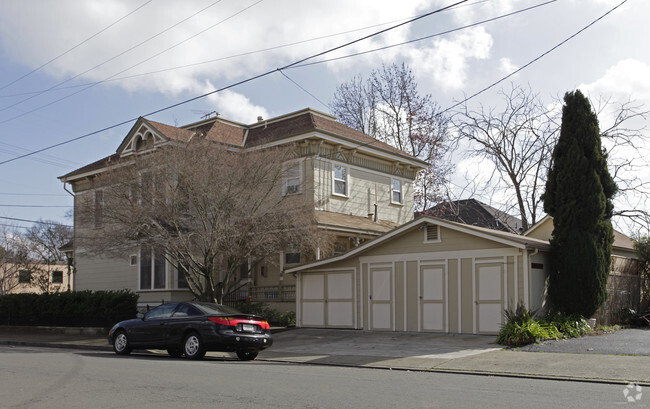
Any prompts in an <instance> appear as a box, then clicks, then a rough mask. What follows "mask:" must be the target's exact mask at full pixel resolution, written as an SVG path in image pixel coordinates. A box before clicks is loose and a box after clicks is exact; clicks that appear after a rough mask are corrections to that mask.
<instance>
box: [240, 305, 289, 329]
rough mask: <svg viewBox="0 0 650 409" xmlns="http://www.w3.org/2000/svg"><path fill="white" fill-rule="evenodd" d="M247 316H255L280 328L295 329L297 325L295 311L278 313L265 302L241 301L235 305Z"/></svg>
mask: <svg viewBox="0 0 650 409" xmlns="http://www.w3.org/2000/svg"><path fill="white" fill-rule="evenodd" d="M233 307H235V308H236V309H238V310H239V311H241V312H243V313H245V314H255V315H259V316H260V317H263V318H264V319H266V320H267V321H268V322H269V324H271V325H277V326H280V327H293V326H295V325H296V313H295V312H293V311H287V312H284V313H283V312H278V311H276V310H274V309H273V308H271V307H270V306H269V305H268V304H266V303H263V302H250V301H240V302H238V303H235V304H234V305H233Z"/></svg>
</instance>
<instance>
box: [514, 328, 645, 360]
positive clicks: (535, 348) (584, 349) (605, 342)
mask: <svg viewBox="0 0 650 409" xmlns="http://www.w3.org/2000/svg"><path fill="white" fill-rule="evenodd" d="M518 349H519V350H521V351H526V352H564V353H572V354H604V355H637V356H639V355H641V356H650V328H630V329H622V330H619V331H616V332H615V333H613V334H605V335H587V336H584V337H581V338H572V339H563V340H559V341H545V342H542V343H539V344H531V345H526V346H523V347H521V348H518Z"/></svg>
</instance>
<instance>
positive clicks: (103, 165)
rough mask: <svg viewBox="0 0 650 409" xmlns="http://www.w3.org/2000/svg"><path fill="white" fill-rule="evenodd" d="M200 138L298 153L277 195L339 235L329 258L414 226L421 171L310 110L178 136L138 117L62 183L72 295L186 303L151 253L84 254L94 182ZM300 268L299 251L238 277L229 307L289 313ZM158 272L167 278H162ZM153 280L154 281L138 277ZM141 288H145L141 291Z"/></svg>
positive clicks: (212, 124)
mask: <svg viewBox="0 0 650 409" xmlns="http://www.w3.org/2000/svg"><path fill="white" fill-rule="evenodd" d="M196 135H200V136H201V137H203V138H205V139H207V140H211V141H214V142H215V143H223V144H228V145H230V146H234V147H237V148H238V149H249V148H263V147H265V146H277V145H282V144H289V143H291V144H295V145H296V146H297V152H296V154H297V155H296V159H295V160H292V161H291V162H290V163H287V166H288V167H292V168H293V169H292V172H290V176H289V177H288V178H287V180H285V183H284V186H283V193H284V194H302V195H313V201H314V211H315V215H316V220H317V223H318V226H319V227H320V228H322V229H326V230H328V231H330V232H333V233H335V234H336V237H337V240H336V243H335V246H334V252H335V254H341V253H344V252H346V251H348V250H350V249H352V248H354V247H356V246H358V245H359V244H361V243H363V242H365V241H366V240H369V239H372V238H375V237H378V236H379V235H381V234H383V233H385V232H387V231H390V230H392V229H393V228H395V227H396V226H399V225H401V224H403V223H406V222H409V221H411V220H412V219H413V210H414V202H413V181H414V179H415V177H416V174H417V172H418V171H419V170H420V169H423V168H425V167H426V166H427V164H426V163H425V162H423V161H421V160H419V159H417V158H415V157H413V156H410V155H407V154H405V153H404V152H402V151H400V150H398V149H395V148H393V147H391V146H389V145H387V144H384V143H381V142H379V141H377V140H375V139H373V138H371V137H369V136H368V135H365V134H363V133H361V132H358V131H355V130H353V129H352V128H349V127H347V126H344V125H342V124H341V123H339V122H336V120H335V118H334V117H332V116H329V115H327V114H324V113H321V112H317V111H314V110H311V109H305V110H302V111H298V112H295V113H292V114H288V115H284V116H280V117H277V118H272V119H268V120H264V119H262V118H258V122H257V123H254V124H251V125H245V124H241V123H237V122H234V121H230V120H226V119H223V118H220V117H219V116H217V117H214V118H210V119H206V120H203V121H200V122H196V123H193V124H189V125H186V126H182V127H174V126H170V125H165V124H161V123H157V122H154V121H149V120H147V119H144V118H140V119H139V120H137V121H136V123H135V124H134V126H133V127H132V128H131V130H130V131H129V132H128V134H127V135H126V137H125V138H124V140H123V141H122V143H121V144H120V146H119V147H118V149H117V152H116V153H115V154H113V155H111V156H108V157H106V158H104V159H101V160H99V161H97V162H94V163H91V164H89V165H87V166H84V167H82V168H80V169H77V170H75V171H73V172H70V173H68V174H66V175H64V176H61V177H60V178H59V179H60V180H61V181H62V182H63V183H64V184H69V185H71V187H72V191H73V192H74V194H75V220H74V225H75V229H74V234H75V237H74V268H73V271H74V272H75V273H74V285H75V288H76V289H79V290H85V289H89V290H119V289H124V288H127V289H131V290H133V291H135V292H137V293H138V294H139V296H140V297H139V302H140V304H141V305H145V304H148V305H149V304H159V303H160V302H162V301H163V300H164V301H170V300H184V299H190V298H192V295H191V294H190V293H189V291H188V290H187V289H186V288H185V285H184V280H182V277H179V274H178V272H177V271H176V269H175V268H174V267H173V266H172V265H169V263H166V262H165V261H164V259H163V258H162V257H157V256H156V255H155V254H154V255H152V254H145V255H144V257H145V259H147V260H153V261H151V262H147V263H143V262H142V260H143V254H141V250H140V249H139V248H138V247H135V246H134V248H133V250H132V251H131V252H130V253H128V254H124V256H123V257H119V258H114V257H110V256H108V255H104V254H91V253H89V252H88V251H87V250H86V249H85V248H84V238H85V237H87V235H84V233H85V232H88V231H90V230H94V229H102V228H104V227H103V225H102V223H101V214H102V206H103V205H104V201H103V190H102V189H101V188H99V187H97V186H94V185H93V178H94V177H95V176H96V175H98V174H100V173H101V172H103V171H105V170H106V169H108V168H110V167H111V166H113V165H114V164H115V163H116V162H117V161H118V160H119V159H121V158H127V157H129V156H131V155H139V154H141V153H146V152H151V151H152V150H155V149H157V148H158V147H159V146H162V145H165V144H168V143H173V142H175V141H178V140H181V141H189V140H191V138H192V137H194V136H196ZM82 198H90V199H92V200H91V201H90V202H91V203H94V206H95V210H96V213H95V214H96V220H95V222H96V225H90V224H85V225H84V224H83V222H82V221H81V219H80V218H79V217H77V214H78V210H79V208H78V206H80V205H81V203H82V202H83V200H80V199H82ZM306 261H310V260H305V257H304V256H301V254H300V253H299V249H290V248H287V249H286V251H285V252H283V253H282V254H279V255H278V259H276V260H272V261H271V260H269V262H268V263H265V262H263V263H260V264H259V265H257V266H256V267H255V268H254V270H253V271H252V272H251V273H250V275H249V276H248V277H246V276H244V277H241V285H242V286H241V290H240V291H238V292H237V293H235V294H230V295H229V296H228V297H226V299H231V300H233V299H245V298H249V297H250V298H251V299H252V300H253V301H265V302H274V303H276V304H274V307H275V308H277V309H280V310H282V309H293V308H294V306H295V278H294V276H293V275H291V274H289V275H286V274H284V273H283V271H284V270H285V269H286V268H288V267H291V266H294V265H297V264H299V263H304V262H306ZM160 271H164V274H162V276H161V275H160ZM156 272H158V274H157V275H156V277H158V281H155V282H156V285H154V286H153V287H155V288H151V287H152V286H151V284H150V283H151V282H152V281H154V280H151V279H148V280H144V281H143V280H141V277H143V276H149V275H151V276H153V275H154V274H155V273H156ZM143 282H146V283H147V285H146V286H145V285H142V283H143Z"/></svg>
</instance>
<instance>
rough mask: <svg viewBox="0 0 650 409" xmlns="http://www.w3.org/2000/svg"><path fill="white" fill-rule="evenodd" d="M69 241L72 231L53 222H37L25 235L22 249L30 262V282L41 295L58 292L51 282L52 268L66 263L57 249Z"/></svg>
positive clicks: (57, 288) (63, 255)
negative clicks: (26, 253)
mask: <svg viewBox="0 0 650 409" xmlns="http://www.w3.org/2000/svg"><path fill="white" fill-rule="evenodd" d="M71 239H72V229H71V228H70V227H68V226H65V225H62V224H59V223H56V222H54V221H44V220H39V222H38V223H36V224H34V225H33V226H32V227H31V228H30V229H29V230H28V231H27V232H26V233H25V235H24V244H23V247H24V248H25V249H26V251H27V252H28V254H29V259H30V260H31V263H30V264H31V265H30V268H29V271H30V273H31V281H32V284H33V285H34V286H36V287H37V288H38V289H39V290H40V291H41V292H42V293H50V292H53V291H55V292H56V291H59V289H60V287H59V286H56V285H54V283H53V282H52V271H53V269H52V266H54V265H57V264H64V263H65V262H66V257H65V254H64V253H63V252H62V251H61V250H59V248H61V247H62V246H63V245H64V244H66V243H68V242H69V241H70V240H71Z"/></svg>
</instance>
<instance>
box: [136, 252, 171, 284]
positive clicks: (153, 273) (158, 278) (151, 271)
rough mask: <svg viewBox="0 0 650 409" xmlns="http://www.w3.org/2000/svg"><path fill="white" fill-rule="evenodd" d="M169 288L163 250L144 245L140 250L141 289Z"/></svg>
mask: <svg viewBox="0 0 650 409" xmlns="http://www.w3.org/2000/svg"><path fill="white" fill-rule="evenodd" d="M166 287H167V276H166V269H165V257H164V256H163V253H162V251H161V250H158V249H155V248H153V247H151V246H146V245H143V246H142V247H141V249H140V289H141V290H151V289H162V288H166Z"/></svg>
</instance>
